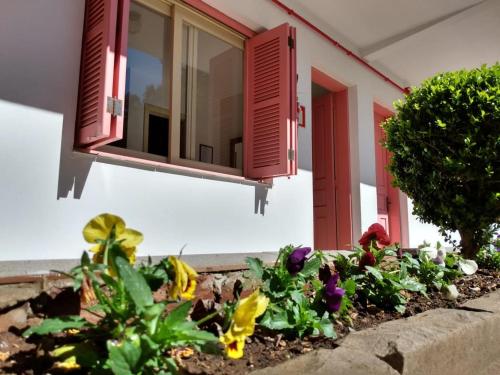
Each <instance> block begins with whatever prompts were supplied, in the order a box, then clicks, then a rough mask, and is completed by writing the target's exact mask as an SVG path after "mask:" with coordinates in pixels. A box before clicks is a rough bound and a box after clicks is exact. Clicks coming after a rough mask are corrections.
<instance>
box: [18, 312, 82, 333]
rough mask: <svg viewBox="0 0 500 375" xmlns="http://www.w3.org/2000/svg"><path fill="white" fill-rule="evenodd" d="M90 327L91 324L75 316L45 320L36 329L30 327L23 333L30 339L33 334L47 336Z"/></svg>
mask: <svg viewBox="0 0 500 375" xmlns="http://www.w3.org/2000/svg"><path fill="white" fill-rule="evenodd" d="M88 326H89V323H88V322H87V321H86V320H85V319H83V318H81V317H79V316H75V315H70V316H63V317H60V318H49V319H45V320H44V321H43V322H42V324H40V325H39V326H36V327H30V328H28V329H27V330H26V331H24V332H23V337H29V336H31V335H32V334H34V333H35V334H38V335H46V334H48V333H59V332H62V331H64V330H66V329H70V328H74V329H82V328H86V327H88Z"/></svg>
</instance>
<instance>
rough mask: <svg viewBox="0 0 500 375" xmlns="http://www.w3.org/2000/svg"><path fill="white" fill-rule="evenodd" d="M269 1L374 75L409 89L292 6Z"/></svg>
mask: <svg viewBox="0 0 500 375" xmlns="http://www.w3.org/2000/svg"><path fill="white" fill-rule="evenodd" d="M271 1H272V2H273V3H274V4H276V5H277V6H278V7H280V8H281V9H283V10H284V11H285V12H287V13H288V14H289V15H290V16H292V17H294V18H296V19H298V20H299V21H300V22H302V23H303V24H305V25H306V26H308V27H309V28H310V29H312V30H313V31H315V32H316V33H318V34H320V35H321V36H322V37H323V38H325V39H326V40H328V41H329V42H330V43H331V44H333V45H334V46H335V47H336V48H338V49H339V50H341V51H342V52H344V53H345V54H346V55H347V56H349V57H351V58H352V59H354V60H356V61H357V62H358V63H359V64H361V65H363V66H364V67H365V68H367V69H368V70H370V71H371V72H373V73H375V74H376V75H378V76H379V77H380V78H382V79H383V80H384V81H385V82H387V83H389V84H391V85H393V86H394V87H396V88H397V89H398V90H400V91H401V92H402V93H404V94H408V93H409V91H410V89H409V88H408V87H403V86H401V85H399V84H397V83H396V82H395V81H393V80H392V79H390V78H389V77H388V76H386V75H385V74H383V73H382V72H381V71H380V70H378V69H375V68H374V67H373V66H371V65H370V64H368V63H367V62H366V61H365V60H363V59H362V58H361V57H359V56H358V55H356V54H355V53H354V52H352V51H351V50H350V49H348V48H346V47H344V46H343V45H342V44H340V43H339V42H338V41H336V40H335V39H333V38H332V37H331V36H329V35H328V34H326V33H325V32H324V31H322V30H321V29H319V28H318V27H316V26H314V25H313V24H312V23H311V22H309V21H308V20H306V19H305V18H304V17H302V16H301V15H300V14H298V13H296V12H295V11H294V10H293V9H292V8H289V7H287V6H286V5H285V4H283V3H282V2H281V1H279V0H271Z"/></svg>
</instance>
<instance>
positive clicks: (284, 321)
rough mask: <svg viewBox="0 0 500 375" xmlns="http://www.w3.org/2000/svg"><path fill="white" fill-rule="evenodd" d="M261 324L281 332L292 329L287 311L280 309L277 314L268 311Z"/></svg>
mask: <svg viewBox="0 0 500 375" xmlns="http://www.w3.org/2000/svg"><path fill="white" fill-rule="evenodd" d="M259 324H260V325H261V326H263V327H266V328H269V329H271V330H276V331H281V330H284V329H288V328H292V327H293V326H292V325H291V324H290V323H289V322H288V315H287V313H286V311H285V310H281V309H279V310H278V311H276V312H270V311H266V313H265V314H264V316H263V317H262V319H261V321H260V322H259Z"/></svg>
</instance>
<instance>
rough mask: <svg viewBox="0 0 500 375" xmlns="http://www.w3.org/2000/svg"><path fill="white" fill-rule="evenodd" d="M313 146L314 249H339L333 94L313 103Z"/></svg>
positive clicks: (319, 98)
mask: <svg viewBox="0 0 500 375" xmlns="http://www.w3.org/2000/svg"><path fill="white" fill-rule="evenodd" d="M312 144H313V153H312V156H313V205H314V247H315V248H316V249H321V250H332V249H337V248H338V247H337V220H336V204H335V178H334V176H335V170H334V165H335V163H334V155H335V150H334V139H333V94H331V93H328V94H326V95H323V96H321V97H317V98H314V99H313V110H312Z"/></svg>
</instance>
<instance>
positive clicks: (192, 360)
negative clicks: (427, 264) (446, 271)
mask: <svg viewBox="0 0 500 375" xmlns="http://www.w3.org/2000/svg"><path fill="white" fill-rule="evenodd" d="M455 285H456V286H457V288H458V290H459V292H460V296H459V297H458V299H457V300H456V301H449V300H446V299H445V298H443V297H442V295H441V294H440V293H439V292H429V298H426V297H424V296H422V295H417V294H412V295H411V298H410V300H409V302H408V304H407V308H406V311H405V313H404V314H400V313H397V312H388V311H384V310H381V309H378V308H376V307H375V306H371V305H368V306H366V305H363V304H361V303H360V302H357V301H356V302H355V303H354V306H353V307H354V308H353V310H352V312H351V318H352V326H348V325H345V324H342V323H341V322H337V323H336V326H335V328H336V331H337V340H338V339H341V338H342V337H345V336H346V335H347V334H349V333H350V332H353V331H358V330H362V329H366V328H370V327H375V326H377V325H378V324H380V323H383V322H386V321H389V320H393V319H400V318H406V317H410V316H413V315H416V314H419V313H421V312H424V311H427V310H431V309H436V308H457V307H460V305H461V304H463V303H464V302H465V301H467V300H470V299H474V298H478V297H480V296H482V295H485V294H487V293H489V292H492V291H494V290H496V289H498V288H499V287H500V272H495V271H490V270H478V272H477V273H476V274H474V275H471V276H465V277H463V278H462V279H460V280H457V282H456V283H455ZM36 321H39V319H38V318H34V319H33V320H32V323H35V322H36ZM20 334H21V331H19V330H16V329H13V328H11V330H10V331H9V332H4V333H0V373H7V374H29V375H32V374H33V375H34V374H47V373H51V374H56V373H57V372H55V371H54V370H51V369H50V367H51V361H50V358H49V356H48V355H47V352H48V351H50V350H51V349H52V348H53V347H54V345H55V343H56V341H57V340H61V339H63V340H64V338H52V337H41V338H40V337H39V338H36V339H34V340H33V339H30V340H29V341H28V342H27V341H25V340H24V339H22V337H21V336H20ZM337 340H332V339H327V338H324V337H306V338H304V339H302V340H300V339H297V338H295V339H289V338H286V337H283V336H282V335H280V334H276V333H270V332H266V331H265V330H262V329H259V328H257V329H256V332H255V334H254V336H252V337H251V338H248V339H247V342H246V345H245V355H244V357H243V358H242V359H240V360H231V359H227V358H225V357H224V356H223V355H221V354H205V353H197V352H195V353H194V354H193V355H192V356H190V357H188V358H178V364H179V366H180V368H181V372H182V373H183V374H206V375H212V374H220V375H236V374H238V375H239V374H245V373H248V372H251V371H252V370H255V369H259V368H264V367H268V366H274V365H277V364H279V363H281V362H284V361H286V360H288V359H291V358H294V357H297V356H299V355H301V354H304V353H308V352H310V351H312V350H314V349H318V348H327V349H333V348H335V347H336V346H337V344H336V342H337Z"/></svg>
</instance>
